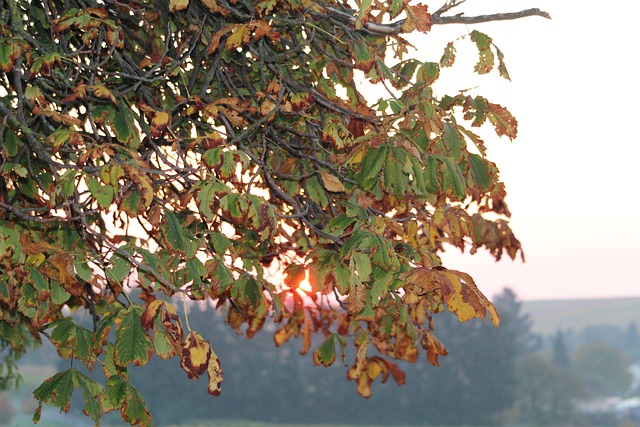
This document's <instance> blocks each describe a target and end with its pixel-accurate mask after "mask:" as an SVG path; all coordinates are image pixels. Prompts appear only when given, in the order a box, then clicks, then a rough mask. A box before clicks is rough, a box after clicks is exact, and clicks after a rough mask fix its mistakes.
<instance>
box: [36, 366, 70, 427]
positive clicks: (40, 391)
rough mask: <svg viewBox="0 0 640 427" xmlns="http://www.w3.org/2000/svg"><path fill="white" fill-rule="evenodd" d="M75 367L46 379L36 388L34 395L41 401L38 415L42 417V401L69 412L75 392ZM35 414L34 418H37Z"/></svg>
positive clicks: (37, 410) (37, 411)
mask: <svg viewBox="0 0 640 427" xmlns="http://www.w3.org/2000/svg"><path fill="white" fill-rule="evenodd" d="M76 372H77V371H76V369H75V368H71V369H68V370H66V371H64V372H58V373H57V374H55V375H54V376H52V377H50V378H48V379H46V380H45V381H44V382H43V383H42V384H40V386H39V387H38V388H37V389H35V390H34V392H33V396H34V397H35V398H36V399H37V400H38V401H40V405H39V406H38V409H36V415H37V417H38V419H39V418H40V412H41V410H42V403H48V404H49V405H53V406H56V407H58V408H60V410H62V411H64V412H68V411H69V408H70V407H71V403H70V402H71V395H72V394H73V389H74V387H75V385H74V379H75V373H76ZM36 415H34V419H35V418H36Z"/></svg>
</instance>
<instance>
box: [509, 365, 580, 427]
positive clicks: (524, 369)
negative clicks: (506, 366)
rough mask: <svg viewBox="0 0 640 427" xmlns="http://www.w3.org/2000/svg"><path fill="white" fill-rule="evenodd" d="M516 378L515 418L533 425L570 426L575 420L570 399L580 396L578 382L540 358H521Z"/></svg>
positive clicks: (564, 371)
mask: <svg viewBox="0 0 640 427" xmlns="http://www.w3.org/2000/svg"><path fill="white" fill-rule="evenodd" d="M516 372H517V375H518V390H517V395H518V401H517V410H518V417H519V418H520V419H521V420H522V421H525V422H533V423H534V424H536V425H559V424H566V423H570V422H571V421H572V420H573V418H574V417H575V408H574V407H573V403H572V399H574V398H576V397H580V396H582V395H583V390H582V387H581V386H580V382H579V381H578V380H577V379H576V378H575V377H574V376H572V375H571V373H570V372H569V371H566V370H563V369H562V368H561V367H559V366H557V365H556V364H555V363H552V362H550V361H548V360H547V359H546V358H544V357H542V356H541V355H540V354H529V355H526V356H525V357H523V358H521V359H520V361H519V362H518V365H517V367H516Z"/></svg>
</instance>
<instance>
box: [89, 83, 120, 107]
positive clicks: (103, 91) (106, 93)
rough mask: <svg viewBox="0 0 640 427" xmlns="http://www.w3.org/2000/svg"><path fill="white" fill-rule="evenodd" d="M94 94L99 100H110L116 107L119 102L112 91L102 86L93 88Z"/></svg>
mask: <svg viewBox="0 0 640 427" xmlns="http://www.w3.org/2000/svg"><path fill="white" fill-rule="evenodd" d="M93 94H94V95H95V96H97V97H98V98H104V99H108V100H110V101H111V102H113V103H114V104H116V105H117V104H118V100H117V99H116V97H115V96H113V94H112V93H111V91H110V90H109V89H107V88H106V87H104V86H102V85H95V86H93Z"/></svg>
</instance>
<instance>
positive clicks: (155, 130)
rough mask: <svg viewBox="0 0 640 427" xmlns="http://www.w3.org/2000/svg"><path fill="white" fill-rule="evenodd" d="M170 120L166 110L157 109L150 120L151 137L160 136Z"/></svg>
mask: <svg viewBox="0 0 640 427" xmlns="http://www.w3.org/2000/svg"><path fill="white" fill-rule="evenodd" d="M170 122H171V116H170V115H169V113H167V112H166V111H158V112H157V113H156V114H155V116H153V120H151V129H150V131H151V136H152V137H153V138H160V137H161V136H162V134H163V133H164V131H165V129H166V128H167V126H168V125H169V123H170Z"/></svg>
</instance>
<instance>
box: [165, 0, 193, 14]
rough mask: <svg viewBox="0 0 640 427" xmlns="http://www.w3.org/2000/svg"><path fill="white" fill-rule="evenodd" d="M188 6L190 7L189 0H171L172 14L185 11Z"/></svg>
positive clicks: (170, 8)
mask: <svg viewBox="0 0 640 427" xmlns="http://www.w3.org/2000/svg"><path fill="white" fill-rule="evenodd" d="M187 6H189V0H169V10H170V11H171V12H177V11H179V10H184V9H186V8H187Z"/></svg>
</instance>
